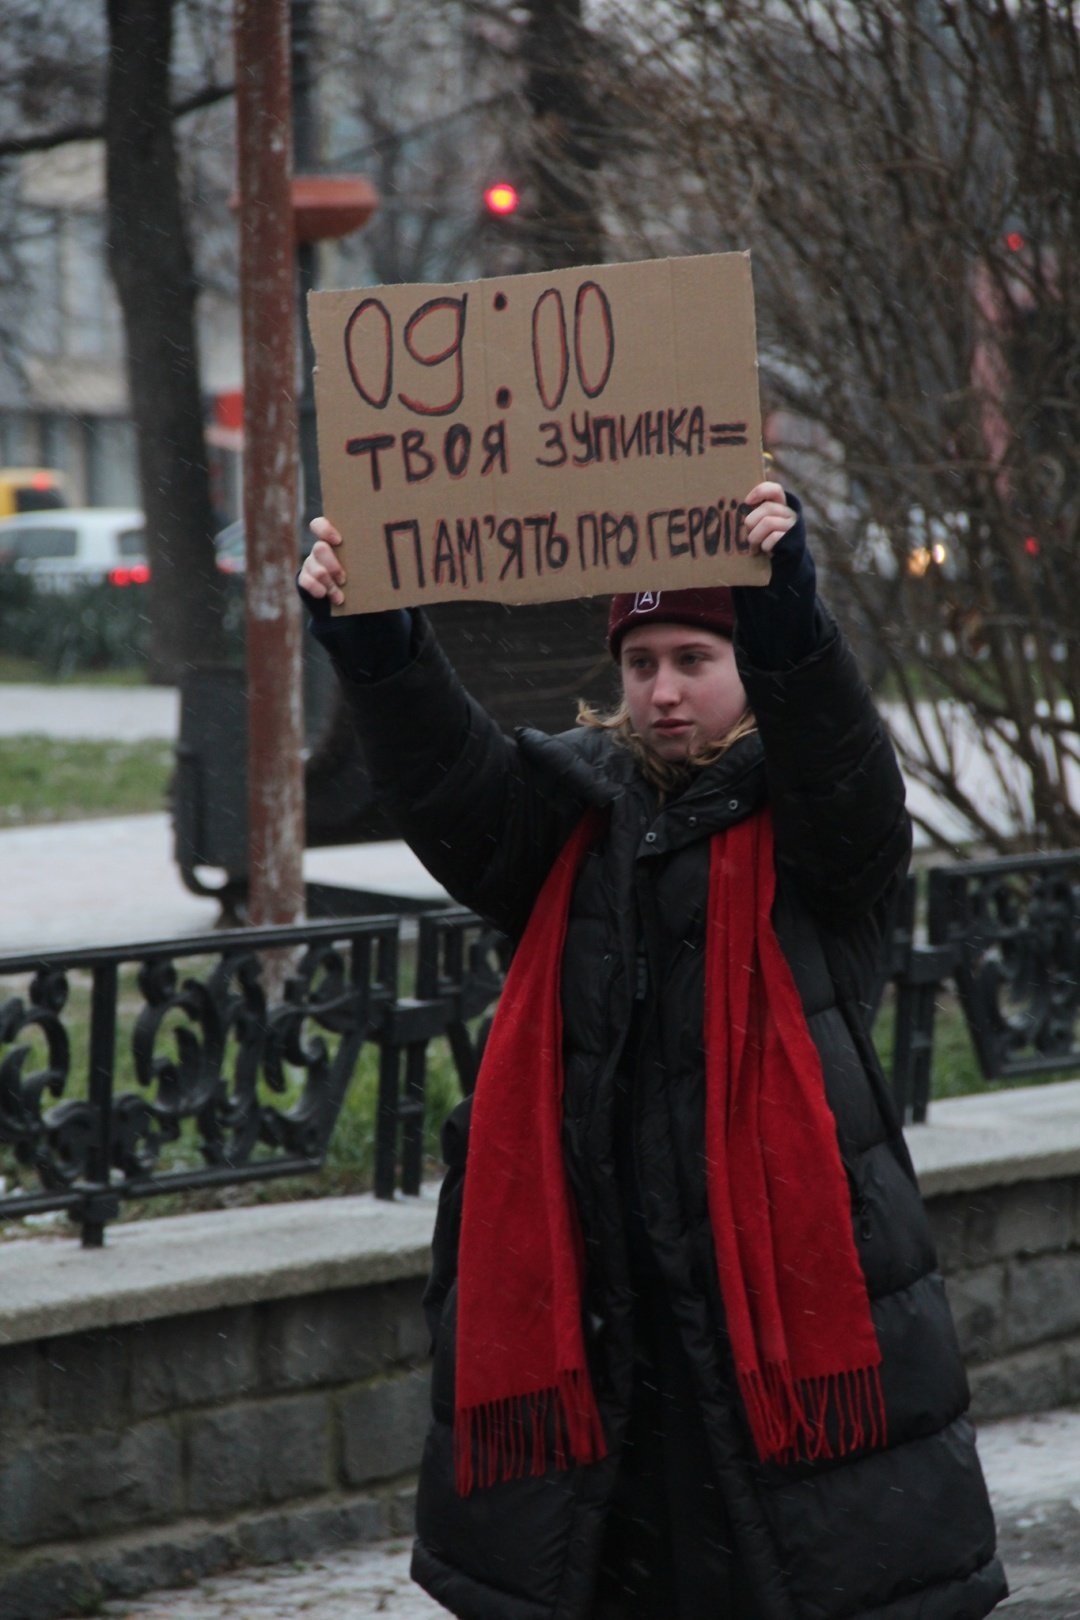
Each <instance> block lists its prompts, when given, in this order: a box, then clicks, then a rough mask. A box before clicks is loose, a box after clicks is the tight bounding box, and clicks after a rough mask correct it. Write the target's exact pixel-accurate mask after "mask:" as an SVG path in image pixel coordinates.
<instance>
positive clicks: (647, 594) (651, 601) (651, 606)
mask: <svg viewBox="0 0 1080 1620" xmlns="http://www.w3.org/2000/svg"><path fill="white" fill-rule="evenodd" d="M660 595H661V593H660V592H659V591H638V593H637V595H636V596H635V597H634V605H633V607H632V608H631V609H630V611H631V613H655V612H656V609H657V608H658V607H659V606H660Z"/></svg>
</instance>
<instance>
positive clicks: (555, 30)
mask: <svg viewBox="0 0 1080 1620" xmlns="http://www.w3.org/2000/svg"><path fill="white" fill-rule="evenodd" d="M527 11H528V20H527V22H526V25H525V34H524V39H523V42H522V55H523V60H524V64H525V73H526V78H525V97H526V100H527V102H528V105H529V110H530V112H531V113H532V127H531V132H530V134H531V144H530V152H529V163H530V168H531V171H532V176H531V178H532V186H531V190H532V195H533V207H532V210H531V216H530V217H529V219H528V220H527V221H526V230H525V236H526V259H527V262H526V264H525V266H524V268H525V269H528V270H555V269H560V268H563V267H565V266H568V265H576V264H600V263H602V262H603V258H604V230H603V226H602V225H601V223H600V215H599V210H598V208H597V203H596V190H597V186H596V171H597V169H598V168H599V165H600V149H601V130H600V128H599V125H598V121H597V120H598V114H597V112H596V111H595V109H594V107H593V105H592V97H591V95H590V90H589V81H588V72H587V63H588V44H589V36H588V33H587V31H586V29H585V26H584V24H583V22H582V16H581V0H529V4H528V8H527Z"/></svg>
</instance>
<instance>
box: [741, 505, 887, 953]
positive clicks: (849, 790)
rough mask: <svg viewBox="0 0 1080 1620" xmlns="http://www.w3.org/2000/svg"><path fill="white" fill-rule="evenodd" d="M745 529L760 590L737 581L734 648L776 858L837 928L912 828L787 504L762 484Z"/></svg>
mask: <svg viewBox="0 0 1080 1620" xmlns="http://www.w3.org/2000/svg"><path fill="white" fill-rule="evenodd" d="M748 503H750V504H752V505H753V508H754V509H753V510H752V511H751V513H750V515H749V516H748V518H747V535H748V537H749V538H750V541H751V545H752V546H753V548H754V549H755V550H761V551H763V552H765V553H766V554H767V555H769V556H771V558H772V565H773V566H772V579H771V581H770V583H769V585H768V586H766V587H763V588H761V587H758V588H751V587H736V588H735V589H734V591H733V595H734V599H735V614H736V620H737V630H736V638H735V645H736V654H737V657H738V662H739V670H740V674H741V675H742V679H743V684H744V686H745V687H746V691H747V696H748V697H749V700H750V706H751V708H752V709H753V711H754V713H755V715H756V716H757V721H758V727H759V730H760V733H761V739H762V742H763V744H764V748H765V759H766V769H767V771H768V777H769V794H770V800H771V803H772V807H773V824H774V830H775V837H776V858H777V863H778V865H780V866H782V867H783V869H784V872H785V875H786V877H787V878H788V879H789V880H790V881H791V882H792V883H794V884H795V885H796V886H797V887H798V889H799V891H800V892H801V893H802V895H803V898H804V899H805V901H806V902H807V904H808V905H810V906H811V907H812V908H813V910H814V911H815V913H816V914H817V915H818V916H819V917H821V919H822V920H823V921H824V922H826V923H831V924H834V925H837V926H841V925H843V924H845V923H848V922H850V921H852V920H854V918H856V917H858V916H859V915H860V914H863V913H865V912H868V911H869V910H870V909H871V908H872V907H873V906H874V905H876V904H877V903H878V901H880V900H881V899H882V898H883V897H884V896H885V894H886V893H887V892H888V891H889V890H890V888H891V886H892V885H893V883H894V882H895V880H896V879H897V878H898V877H899V876H900V875H901V874H902V873H903V872H904V871H905V869H906V866H907V861H908V858H909V855H910V849H911V830H910V824H909V821H908V817H907V812H906V811H905V809H904V784H903V779H902V777H901V775H900V768H899V766H898V765H897V763H896V756H895V754H894V752H893V748H892V744H891V742H890V741H889V738H888V735H887V734H886V731H885V728H884V726H883V724H882V721H881V718H880V716H879V715H878V713H877V710H876V709H875V707H874V704H873V701H872V699H871V697H870V693H869V691H868V689H867V687H866V684H865V682H864V681H863V679H862V676H861V674H860V673H859V670H858V667H857V665H856V662H855V658H854V655H853V654H852V652H851V649H850V647H849V646H848V644H847V642H846V641H845V639H844V637H843V635H842V633H841V632H840V630H839V628H838V626H837V625H836V623H835V622H834V621H833V619H832V618H831V616H830V615H829V613H828V611H827V610H826V609H825V607H824V606H823V604H822V603H821V601H820V600H819V598H818V596H817V590H816V578H815V570H814V563H813V557H812V555H811V553H810V549H809V546H808V545H807V540H806V529H805V525H804V523H803V519H802V515H801V512H800V511H799V508H798V503H797V502H794V501H791V500H789V499H788V497H786V496H785V494H784V492H783V490H782V489H781V488H780V486H779V485H778V484H773V483H766V484H761V485H759V486H758V487H757V489H756V490H754V491H752V492H751V494H750V496H749V497H748Z"/></svg>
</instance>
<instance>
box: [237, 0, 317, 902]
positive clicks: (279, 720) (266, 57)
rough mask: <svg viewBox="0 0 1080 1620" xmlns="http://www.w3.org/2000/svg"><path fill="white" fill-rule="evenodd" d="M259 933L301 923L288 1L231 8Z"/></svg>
mask: <svg viewBox="0 0 1080 1620" xmlns="http://www.w3.org/2000/svg"><path fill="white" fill-rule="evenodd" d="M234 19H235V43H236V122H237V154H238V170H239V186H238V190H239V201H240V208H239V213H240V295H241V315H242V326H243V346H244V527H245V530H246V534H247V612H246V623H247V682H248V872H249V880H250V918H251V921H252V923H255V924H263V923H291V922H295V921H297V920H298V919H299V918H301V917H302V916H303V911H304V882H303V856H304V777H303V762H302V755H301V748H302V741H303V727H302V718H301V712H302V699H301V684H300V682H301V676H300V634H301V624H300V607H299V602H298V600H297V597H296V592H295V589H294V587H293V579H294V576H295V573H296V569H297V565H298V559H297V428H296V283H295V260H294V255H293V214H292V190H291V186H292V144H291V136H290V105H289V8H288V0H236V9H235V13H234Z"/></svg>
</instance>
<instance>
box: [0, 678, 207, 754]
mask: <svg viewBox="0 0 1080 1620" xmlns="http://www.w3.org/2000/svg"><path fill="white" fill-rule="evenodd" d="M179 728H180V694H179V692H178V691H177V690H176V689H175V687H171V686H66V685H65V686H31V685H24V684H23V683H21V682H19V683H14V682H13V683H10V684H6V685H0V737H17V736H42V737H87V738H96V739H98V740H102V741H108V740H110V739H112V738H114V737H123V738H124V739H125V741H127V742H141V741H142V740H143V739H144V738H152V737H164V738H170V737H175V736H176V734H177V731H178V730H179Z"/></svg>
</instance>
